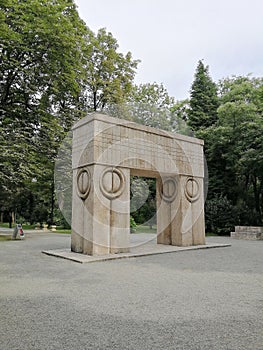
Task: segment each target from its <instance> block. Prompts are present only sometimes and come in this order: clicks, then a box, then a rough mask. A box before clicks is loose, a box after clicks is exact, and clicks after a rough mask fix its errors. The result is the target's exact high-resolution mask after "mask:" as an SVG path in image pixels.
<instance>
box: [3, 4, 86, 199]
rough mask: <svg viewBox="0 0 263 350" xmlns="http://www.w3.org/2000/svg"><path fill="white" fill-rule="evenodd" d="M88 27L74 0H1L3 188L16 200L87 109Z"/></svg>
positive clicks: (38, 173) (49, 159)
mask: <svg viewBox="0 0 263 350" xmlns="http://www.w3.org/2000/svg"><path fill="white" fill-rule="evenodd" d="M87 33H88V30H87V28H86V26H85V24H84V22H83V21H82V20H81V19H80V18H79V16H78V13H77V11H76V7H75V4H74V2H73V1H72V0H57V1H53V0H42V1H41V2H40V1H38V0H28V1H22V0H21V1H15V0H2V1H1V4H0V39H1V40H0V75H1V81H0V101H1V108H0V135H1V136H0V144H1V146H0V147H1V160H0V184H1V185H0V186H1V188H0V191H1V194H2V196H4V194H5V193H6V194H8V198H9V203H10V205H12V203H14V202H16V200H17V198H16V197H17V196H16V195H17V193H19V191H20V189H21V188H23V187H24V186H26V185H25V184H26V183H28V182H30V181H31V180H32V179H33V178H37V177H38V176H40V175H41V172H42V170H43V166H44V164H47V163H50V162H51V163H52V162H53V160H54V157H55V154H56V150H57V148H58V145H59V142H60V140H61V139H62V138H63V135H64V132H65V131H66V130H68V129H69V128H70V126H71V124H72V121H73V120H74V119H75V118H79V117H80V116H81V114H82V113H81V109H82V110H83V108H81V106H80V101H81V98H80V97H81V93H82V91H81V89H82V81H83V72H84V70H83V62H82V60H83V54H82V49H83V45H84V43H85V41H84V39H85V37H86V36H87ZM51 168H52V164H51ZM51 176H52V177H53V174H52V171H51ZM52 177H51V178H50V181H52ZM5 205H7V204H6V203H5Z"/></svg>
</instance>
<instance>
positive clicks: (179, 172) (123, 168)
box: [71, 113, 205, 255]
mask: <svg viewBox="0 0 263 350" xmlns="http://www.w3.org/2000/svg"><path fill="white" fill-rule="evenodd" d="M72 158H73V159H72V163H73V203H72V208H73V209H72V239H71V250H72V251H74V252H78V253H84V254H90V255H104V254H110V253H121V252H127V251H129V236H130V176H131V175H137V176H145V177H153V178H156V179H157V186H156V187H157V243H159V244H171V245H178V246H189V245H199V244H205V228H204V190H203V178H204V159H203V141H202V140H199V139H196V138H192V137H188V136H182V135H179V134H173V133H169V132H166V131H162V130H157V129H154V128H151V127H146V126H142V125H139V124H136V123H133V122H129V121H127V120H122V119H116V118H112V117H108V116H106V115H102V114H97V113H94V114H91V115H88V116H87V117H85V118H83V119H81V120H80V121H79V122H78V123H77V124H76V125H75V126H74V127H73V155H72Z"/></svg>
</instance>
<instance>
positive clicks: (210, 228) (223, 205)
mask: <svg viewBox="0 0 263 350" xmlns="http://www.w3.org/2000/svg"><path fill="white" fill-rule="evenodd" d="M205 220H206V231H207V232H212V233H215V234H218V235H226V234H230V232H231V231H233V230H234V226H235V225H237V223H238V215H237V210H236V208H235V207H234V206H233V205H232V203H231V202H230V201H229V200H228V199H227V198H226V197H223V196H217V197H215V198H212V199H209V200H207V201H206V204H205Z"/></svg>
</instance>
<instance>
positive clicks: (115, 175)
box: [100, 168, 124, 199]
mask: <svg viewBox="0 0 263 350" xmlns="http://www.w3.org/2000/svg"><path fill="white" fill-rule="evenodd" d="M100 189H101V192H102V193H103V194H104V196H105V197H107V198H108V199H114V198H117V197H119V196H120V195H121V194H122V192H123V190H124V175H123V173H122V172H121V171H120V170H119V169H117V168H108V169H106V170H104V171H103V173H102V175H101V178H100Z"/></svg>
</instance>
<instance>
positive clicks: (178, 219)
mask: <svg viewBox="0 0 263 350" xmlns="http://www.w3.org/2000/svg"><path fill="white" fill-rule="evenodd" d="M203 207H204V203H203V179H202V178H193V177H191V176H182V175H180V176H174V177H163V178H159V179H158V180H157V234H158V236H157V243H159V244H171V245H177V246H190V245H199V244H205V225H204V209H203Z"/></svg>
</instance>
